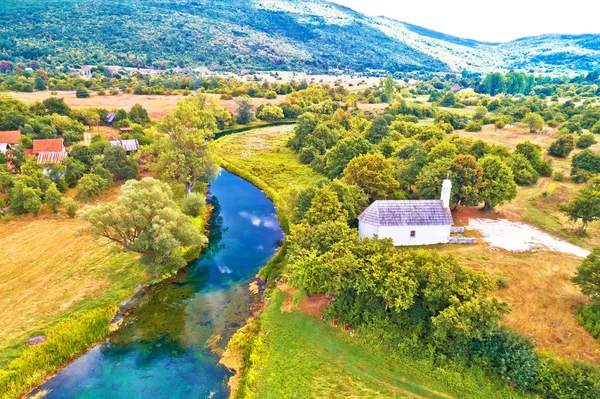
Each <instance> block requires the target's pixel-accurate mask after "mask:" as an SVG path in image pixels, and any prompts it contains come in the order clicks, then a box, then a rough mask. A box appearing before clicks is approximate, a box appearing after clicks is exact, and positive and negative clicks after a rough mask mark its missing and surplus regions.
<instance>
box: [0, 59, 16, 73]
mask: <svg viewBox="0 0 600 399" xmlns="http://www.w3.org/2000/svg"><path fill="white" fill-rule="evenodd" d="M13 69H15V65H14V64H13V63H12V62H10V61H6V60H2V61H0V73H6V72H10V71H12V70H13Z"/></svg>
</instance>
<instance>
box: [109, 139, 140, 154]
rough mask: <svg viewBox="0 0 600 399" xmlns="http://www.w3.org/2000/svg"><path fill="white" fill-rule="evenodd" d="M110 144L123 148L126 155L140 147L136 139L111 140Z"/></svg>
mask: <svg viewBox="0 0 600 399" xmlns="http://www.w3.org/2000/svg"><path fill="white" fill-rule="evenodd" d="M110 145H111V146H113V147H121V148H122V149H124V150H125V152H126V153H127V155H129V154H131V153H132V152H133V151H137V150H138V149H139V148H140V144H139V143H138V141H137V140H136V139H131V140H111V141H110Z"/></svg>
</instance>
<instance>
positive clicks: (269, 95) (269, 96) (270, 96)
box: [265, 90, 277, 100]
mask: <svg viewBox="0 0 600 399" xmlns="http://www.w3.org/2000/svg"><path fill="white" fill-rule="evenodd" d="M265 98H266V99H268V100H273V99H275V98H277V93H275V92H274V91H273V90H269V91H267V92H266V93H265Z"/></svg>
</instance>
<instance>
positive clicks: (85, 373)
mask: <svg viewBox="0 0 600 399" xmlns="http://www.w3.org/2000/svg"><path fill="white" fill-rule="evenodd" d="M210 193H211V196H210V202H211V203H212V204H213V205H214V206H215V210H214V212H213V217H212V220H211V222H212V231H211V236H210V244H209V248H208V249H207V250H206V252H205V253H204V254H203V256H202V257H201V259H199V260H198V261H196V262H194V263H193V264H192V265H190V266H189V267H188V268H187V269H186V270H185V271H184V272H182V273H180V274H179V275H178V276H177V277H176V278H175V279H174V280H170V281H167V282H164V283H161V284H158V285H156V286H154V287H151V288H150V289H149V290H148V291H147V293H146V294H145V295H143V296H142V297H141V298H140V299H139V302H138V303H137V304H136V305H135V308H134V309H133V310H132V311H131V312H130V314H129V315H128V316H127V318H126V319H125V322H124V323H123V325H122V326H121V328H120V329H119V330H118V331H116V332H115V333H114V334H112V335H111V337H110V338H109V339H107V340H106V341H105V342H103V343H102V344H100V345H98V346H96V347H94V348H92V349H91V350H90V351H88V352H87V353H86V354H84V355H83V356H81V357H80V358H78V359H77V360H75V361H74V362H72V363H71V364H69V365H68V366H67V367H65V368H64V369H62V370H61V371H60V372H59V373H58V375H56V376H55V377H54V378H52V379H50V380H49V381H47V382H46V383H45V384H44V385H42V386H41V387H40V388H38V389H37V390H36V391H34V392H33V393H32V394H36V393H40V392H44V393H46V396H45V397H46V398H61V399H62V398H213V399H217V398H226V397H227V396H228V394H229V392H228V389H227V380H228V378H229V376H230V373H229V372H228V371H227V370H226V369H225V368H223V367H221V366H219V365H218V360H219V357H218V356H217V355H215V354H214V352H213V350H211V349H210V348H209V347H211V346H212V347H214V345H208V343H209V342H211V343H214V342H216V346H217V347H220V348H223V346H224V345H225V344H226V342H227V341H228V339H229V338H230V337H231V335H232V334H233V332H235V330H237V329H238V328H239V327H240V326H242V325H243V324H244V322H245V320H247V318H248V317H249V316H250V314H251V305H252V301H253V298H252V295H251V294H250V293H249V290H248V282H249V281H250V280H251V278H252V277H253V276H254V275H255V274H256V272H257V271H258V270H259V269H260V268H261V267H262V266H263V265H265V264H266V263H267V262H268V260H269V259H270V258H271V257H272V256H273V255H274V254H275V252H276V250H277V247H278V246H279V245H280V244H281V241H282V240H283V238H284V237H283V232H282V230H281V227H280V225H279V223H278V221H277V219H276V217H275V208H274V206H273V204H272V202H271V201H270V200H269V199H268V198H267V197H266V196H265V195H264V194H263V193H262V192H261V191H260V190H259V189H258V188H256V187H255V186H253V185H252V184H250V183H248V182H247V181H245V180H243V179H241V178H239V177H237V176H235V175H233V174H231V173H228V172H226V171H223V173H222V174H221V175H220V176H219V177H218V178H217V179H216V180H215V181H214V182H213V183H212V184H211V186H210ZM215 337H217V338H215ZM219 338H220V339H219Z"/></svg>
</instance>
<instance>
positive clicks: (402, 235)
mask: <svg viewBox="0 0 600 399" xmlns="http://www.w3.org/2000/svg"><path fill="white" fill-rule="evenodd" d="M451 191H452V183H451V182H450V180H448V179H446V180H445V181H444V183H443V184H442V193H441V197H440V199H439V200H423V201H375V202H374V203H373V204H371V206H369V207H368V208H367V209H366V210H365V211H364V212H363V213H361V214H360V216H359V217H358V231H359V233H360V237H361V238H374V237H375V236H377V237H379V238H391V239H392V240H393V241H394V245H396V246H409V245H433V244H442V243H447V242H448V240H449V239H450V230H451V228H452V224H453V220H452V213H451V212H450V193H451Z"/></svg>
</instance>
